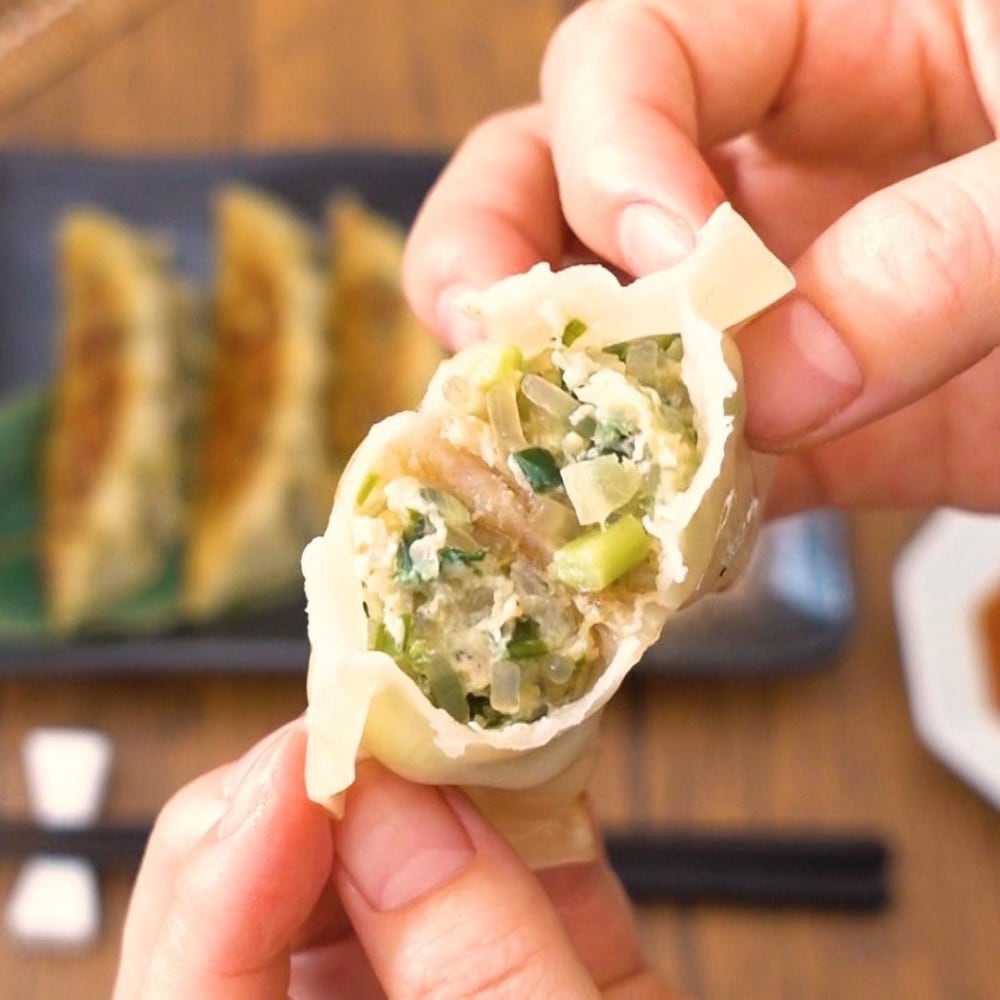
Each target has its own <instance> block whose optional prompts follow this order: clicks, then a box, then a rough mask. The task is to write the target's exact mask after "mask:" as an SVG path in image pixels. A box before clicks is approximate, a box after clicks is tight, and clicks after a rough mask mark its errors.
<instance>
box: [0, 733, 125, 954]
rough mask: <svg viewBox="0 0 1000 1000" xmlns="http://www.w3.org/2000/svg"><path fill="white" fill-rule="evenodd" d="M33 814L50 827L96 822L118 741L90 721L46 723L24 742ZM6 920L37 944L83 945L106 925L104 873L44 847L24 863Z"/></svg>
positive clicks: (21, 937) (18, 935)
mask: <svg viewBox="0 0 1000 1000" xmlns="http://www.w3.org/2000/svg"><path fill="white" fill-rule="evenodd" d="M22 755H23V760H24V769H25V774H26V778H27V788H28V802H29V805H30V808H31V813H32V818H33V819H34V820H35V822H36V823H38V825H39V826H44V827H47V828H51V829H55V828H62V829H66V828H77V829H78V828H81V827H87V826H91V825H93V824H94V823H95V822H96V821H97V819H98V817H99V816H100V813H101V809H102V808H103V805H104V799H105V794H106V791H107V786H108V778H109V776H110V773H111V762H112V756H113V753H112V745H111V741H110V740H109V739H108V738H107V736H105V735H104V734H103V733H100V732H97V731H95V730H90V729H72V728H49V727H46V728H40V729H34V730H32V731H31V732H29V733H28V735H27V737H26V738H25V740H24V743H23V745H22ZM5 924H6V928H7V931H8V933H9V934H10V935H11V937H12V938H14V940H16V941H18V942H19V943H21V944H22V945H25V946H30V947H55V948H82V947H86V946H88V945H91V944H93V943H94V942H95V941H96V940H97V937H98V935H99V933H100V927H101V900H100V892H99V889H98V882H97V874H96V872H95V871H94V868H93V866H92V865H91V864H90V863H89V862H87V861H85V860H84V859H82V858H73V857H57V856H51V855H40V856H38V857H35V858H32V859H30V860H29V861H28V862H27V863H26V864H25V865H24V867H23V868H22V869H21V871H20V873H19V875H18V878H17V881H16V882H15V883H14V887H13V889H12V890H11V894H10V897H9V899H8V901H7V908H6V912H5Z"/></svg>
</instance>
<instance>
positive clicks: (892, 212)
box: [739, 143, 1000, 450]
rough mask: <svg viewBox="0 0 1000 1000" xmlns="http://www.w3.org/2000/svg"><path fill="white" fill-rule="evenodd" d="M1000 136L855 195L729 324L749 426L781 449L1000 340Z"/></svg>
mask: <svg viewBox="0 0 1000 1000" xmlns="http://www.w3.org/2000/svg"><path fill="white" fill-rule="evenodd" d="M998 168H1000V146H998V145H997V144H996V143H992V144H990V145H989V146H984V147H982V148H980V149H978V150H976V151H974V152H972V153H968V154H966V155H965V156H962V157H960V158H958V159H955V160H953V161H951V162H949V163H947V164H944V165H942V166H938V167H934V168H932V169H930V170H927V171H925V172H924V173H922V174H918V175H916V176H914V177H911V178H909V179H907V180H905V181H902V182H900V183H899V184H895V185H893V186H892V187H889V188H886V189H885V190H883V191H881V192H879V193H878V194H875V195H872V196H871V197H869V198H867V199H865V200H864V201H862V202H861V203H859V204H858V205H857V206H855V207H854V208H853V209H851V210H850V211H849V212H847V213H846V214H845V215H844V216H842V217H841V218H840V219H839V220H838V221H837V222H836V223H835V224H834V225H833V226H831V227H830V229H828V230H826V232H824V233H823V234H822V235H821V236H820V237H819V238H818V239H817V240H816V241H815V242H814V243H813V245H812V246H811V247H810V248H809V249H808V250H807V251H806V253H805V254H804V255H803V256H802V257H801V258H800V259H799V261H798V262H797V263H796V265H795V267H794V271H795V275H796V279H797V281H798V289H797V291H796V292H795V294H794V295H792V296H791V297H790V298H789V299H786V300H785V301H784V302H782V303H780V304H779V305H778V306H776V307H775V308H774V309H772V310H771V311H769V312H767V313H765V314H764V315H763V316H761V317H760V318H759V319H758V320H756V321H755V322H754V323H752V324H750V325H749V326H747V327H746V328H745V329H744V330H743V331H742V332H741V333H740V335H739V343H740V350H741V353H742V355H743V362H744V371H745V376H746V386H747V401H748V409H747V433H748V435H749V436H750V438H751V440H752V441H753V443H754V444H755V445H757V446H758V447H762V448H767V449H772V450H782V449H786V448H790V447H793V446H796V445H800V444H802V443H804V442H808V443H810V444H813V443H818V442H819V441H822V440H825V439H827V438H830V437H833V436H836V435H840V434H842V433H844V432H846V431H848V430H851V429H853V428H856V427H859V426H861V425H862V424H866V423H868V422H870V421H872V420H874V419H876V418H877V417H880V416H883V415H884V414H887V413H890V412H893V411H895V410H898V409H900V408H901V407H903V406H905V405H906V404H908V403H910V402H912V401H913V400H915V399H918V398H920V397H921V396H923V395H926V394H927V393H929V392H930V391H931V390H933V389H935V388H937V387H938V386H940V385H942V384H943V383H944V382H946V381H947V380H948V379H950V378H951V377H952V376H953V375H956V374H957V373H959V372H961V371H963V370H964V369H966V368H969V367H971V366H972V365H974V364H975V363H976V362H977V361H979V360H980V359H981V358H983V357H985V356H986V355H987V354H989V352H990V351H991V350H992V349H993V348H994V347H996V346H997V344H998V343H1000V325H998V324H997V321H996V307H997V304H998V302H1000V268H998V267H997V266H996V261H997V259H998V257H1000V212H998V211H997V210H996V207H995V206H996V204H997V199H998V195H1000V184H998V182H997V176H998Z"/></svg>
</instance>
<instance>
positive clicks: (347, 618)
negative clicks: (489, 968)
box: [303, 206, 792, 863]
mask: <svg viewBox="0 0 1000 1000" xmlns="http://www.w3.org/2000/svg"><path fill="white" fill-rule="evenodd" d="M791 287H792V278H791V275H790V273H789V272H788V271H787V269H786V268H785V267H784V266H783V265H782V264H781V263H780V262H779V261H778V260H777V259H776V258H774V257H773V256H772V255H771V254H770V253H769V252H768V251H767V250H766V249H765V247H764V246H763V245H762V244H761V243H760V241H759V240H758V239H757V237H756V236H755V235H754V234H753V232H752V231H751V230H750V228H749V226H747V224H746V223H745V222H744V221H743V220H742V219H741V218H740V217H739V216H737V215H736V213H735V212H733V211H732V209H731V208H729V207H728V206H724V207H722V208H720V209H719V210H718V211H717V212H716V213H715V215H713V217H712V219H711V220H710V221H709V222H708V224H707V225H706V227H705V229H704V231H703V232H702V233H701V235H700V239H699V242H698V245H697V247H696V249H695V250H694V252H693V253H692V254H691V256H690V257H689V258H688V259H686V260H685V261H683V262H682V263H681V264H679V265H677V267H675V268H673V269H671V270H669V271H665V272H662V273H660V274H656V275H652V276H650V277H647V278H643V279H640V280H637V281H635V282H633V283H632V284H629V285H627V286H622V285H621V284H619V282H618V280H617V279H616V278H615V277H614V276H613V275H612V274H611V273H610V272H608V271H606V270H605V269H603V268H601V267H599V266H596V265H584V266H579V267H572V268H567V269H566V270H563V271H560V272H552V271H551V269H549V268H548V267H547V266H546V265H539V266H538V267H536V268H535V269H533V270H532V271H530V272H528V273H527V274H525V275H520V276H516V277H513V278H510V279H507V280H506V281H503V282H501V283H499V284H498V285H496V286H494V287H493V288H491V289H488V290H486V291H485V292H482V293H479V294H478V295H475V296H473V297H472V298H470V300H469V302H468V308H469V310H470V311H471V312H472V313H474V314H476V315H478V316H479V317H480V318H481V320H482V323H483V327H484V330H485V334H486V342H485V343H483V344H478V345H475V346H473V347H471V348H468V349H466V350H464V351H462V352H460V353H459V354H457V355H456V356H455V357H453V358H451V359H449V360H447V361H445V362H444V363H443V364H442V365H441V366H440V368H439V370H438V372H437V373H436V374H435V376H434V378H433V380H432V382H431V385H430V387H429V389H428V393H427V395H426V397H425V398H424V400H423V402H422V404H421V406H420V408H419V410H418V411H416V412H407V413H401V414H398V415H396V416H394V417H391V418H390V419H388V420H386V421H384V422H383V423H381V424H379V425H378V426H376V427H375V428H374V429H373V430H372V432H371V433H370V434H369V436H368V437H367V438H366V440H365V441H364V442H363V443H362V445H361V447H360V448H359V449H358V451H357V453H356V454H355V456H354V458H353V459H352V461H351V463H350V465H349V467H348V468H347V470H346V472H345V474H344V477H343V479H342V481H341V485H340V488H339V491H338V494H337V498H336V501H335V504H334V507H333V511H332V514H331V516H330V521H329V524H328V527H327V531H326V533H325V535H324V536H323V537H321V538H319V539H316V540H315V541H313V542H312V543H311V544H310V545H309V547H308V548H307V549H306V551H305V554H304V557H303V567H304V572H305V580H306V593H307V596H308V602H309V635H310V640H311V643H312V657H311V662H310V670H309V678H308V689H309V692H308V693H309V710H308V714H307V720H308V728H309V735H310V742H309V754H308V759H307V786H308V789H309V793H310V795H311V796H312V797H313V798H315V799H316V800H317V801H320V802H325V803H326V804H327V805H328V806H330V807H331V808H338V807H339V802H338V800H337V796H339V794H340V793H341V792H343V791H344V789H346V788H347V787H348V786H349V785H350V783H351V782H352V781H353V777H354V765H355V759H356V756H357V755H358V753H359V752H360V753H362V754H371V755H373V756H375V757H377V758H378V759H379V760H381V761H383V762H384V763H385V764H387V765H388V766H389V767H391V768H392V769H393V770H395V771H397V772H398V773H400V774H402V775H404V776H405V777H408V778H410V779H412V780H416V781H424V782H432V783H455V784H461V785H464V786H466V787H467V788H468V789H469V791H470V794H472V796H473V798H474V799H475V800H476V801H477V802H478V803H479V805H480V806H481V807H482V808H483V809H484V811H486V812H487V814H488V815H490V816H491V817H492V818H493V819H494V820H495V821H496V822H497V823H498V824H499V825H500V827H501V829H504V830H505V832H507V834H508V836H509V837H510V838H511V840H512V841H513V842H514V843H515V846H517V847H518V849H519V850H520V851H521V852H522V854H523V855H524V856H525V857H527V858H528V859H529V860H531V861H533V862H535V863H541V862H548V861H552V860H567V859H568V858H569V857H572V856H574V852H576V851H578V850H579V851H584V852H585V851H586V850H587V849H588V848H587V845H586V844H585V841H586V837H585V835H584V834H585V827H586V824H585V821H584V820H583V818H582V814H581V812H580V809H579V807H578V804H577V800H578V796H579V794H580V792H581V790H582V788H583V785H584V783H585V781H586V777H587V773H588V769H589V763H590V759H591V757H592V754H593V750H594V740H595V738H596V732H597V725H598V718H599V715H600V710H601V708H602V707H603V705H604V704H606V702H607V701H608V699H609V698H610V697H611V696H612V694H613V693H614V692H615V690H617V688H618V686H619V685H620V684H621V682H622V680H623V679H624V677H625V675H626V674H627V672H628V671H629V669H630V668H631V667H632V666H634V664H635V663H636V662H637V661H638V660H639V658H640V656H641V655H642V653H643V652H644V651H645V649H647V648H648V647H649V646H650V645H651V644H652V643H653V642H654V641H655V640H656V638H657V637H658V635H659V632H660V630H661V628H662V626H663V624H664V622H665V620H666V618H667V616H668V615H670V614H673V613H675V612H676V611H677V609H679V608H681V607H682V606H683V605H685V604H686V603H688V602H690V601H692V600H694V599H695V598H696V597H697V596H699V595H700V594H702V593H706V592H708V591H711V590H714V589H717V588H718V587H720V586H722V585H725V584H726V583H728V582H729V581H730V580H731V579H732V578H733V576H734V575H735V574H736V573H737V572H738V570H739V569H740V567H741V566H742V564H743V562H744V561H745V558H746V555H747V553H748V550H749V545H750V541H751V539H752V537H753V534H754V529H755V526H756V522H757V515H758V503H757V497H756V493H755V489H754V482H753V473H752V469H751V461H750V454H749V450H748V448H747V446H746V444H745V441H744V438H743V433H742V426H743V401H742V394H741V391H740V365H739V355H738V352H737V351H736V348H735V345H734V343H733V341H732V340H731V339H730V337H729V336H728V335H727V334H726V333H724V332H722V331H723V330H725V329H727V328H731V327H733V326H735V325H736V324H738V323H739V322H741V321H742V320H744V319H746V318H747V317H748V316H750V315H752V314H753V313H755V312H757V311H759V310H760V309H762V308H764V307H766V306H767V305H769V304H770V303H771V302H773V301H775V300H776V299H777V298H779V297H780V296H781V295H783V294H785V293H786V292H787V291H789V290H790V289H791ZM553 831H556V835H553Z"/></svg>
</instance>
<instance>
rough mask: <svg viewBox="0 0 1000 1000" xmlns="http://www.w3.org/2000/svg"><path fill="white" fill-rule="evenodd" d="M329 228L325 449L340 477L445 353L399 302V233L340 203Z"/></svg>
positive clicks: (407, 405) (349, 202) (351, 203)
mask: <svg viewBox="0 0 1000 1000" xmlns="http://www.w3.org/2000/svg"><path fill="white" fill-rule="evenodd" d="M328 226H329V233H330V244H331V247H332V254H331V276H330V280H331V286H332V289H333V292H332V294H331V296H330V308H331V314H330V321H331V330H332V337H333V345H334V354H335V357H336V366H335V369H334V372H333V375H332V384H331V389H330V400H329V405H330V425H329V426H330V437H329V447H330V448H331V451H332V454H333V455H334V458H335V464H336V466H337V468H338V469H339V468H342V467H343V464H344V463H345V462H346V460H347V459H348V458H349V457H350V455H351V454H352V453H353V451H354V449H355V448H356V447H357V446H358V445H359V444H360V443H361V440H362V438H363V437H364V436H365V434H366V433H367V432H368V429H369V428H370V427H371V426H372V425H374V424H376V423H378V421H379V420H382V419H384V418H385V417H387V416H389V415H390V414H391V413H395V412H397V411H398V410H406V409H412V408H414V407H416V406H417V404H418V403H419V402H420V399H421V398H422V396H423V394H424V390H425V389H426V387H427V383H428V381H429V380H430V377H431V375H432V374H433V373H434V369H435V368H436V367H437V365H438V363H439V362H440V361H441V360H442V358H443V357H444V350H443V348H442V347H441V345H440V344H439V342H438V341H437V340H436V339H435V338H434V337H433V336H432V335H431V334H430V333H429V332H428V331H427V330H426V329H424V327H423V326H422V325H421V324H420V323H419V322H418V320H417V318H416V317H415V316H414V315H413V313H412V311H411V310H410V308H409V306H408V305H407V304H406V300H405V299H404V297H403V292H402V288H401V286H400V267H401V262H402V256H403V241H404V234H403V231H402V230H401V229H400V228H399V227H398V226H396V225H395V224H394V223H393V222H391V221H389V220H388V219H385V218H383V217H381V216H379V215H377V214H375V213H373V212H371V211H369V210H368V209H367V208H365V206H364V205H363V204H361V202H359V201H357V200H356V199H354V198H351V197H346V196H345V197H341V198H338V199H336V200H335V201H334V202H333V203H332V204H331V206H330V210H329V223H328ZM331 499H332V494H331Z"/></svg>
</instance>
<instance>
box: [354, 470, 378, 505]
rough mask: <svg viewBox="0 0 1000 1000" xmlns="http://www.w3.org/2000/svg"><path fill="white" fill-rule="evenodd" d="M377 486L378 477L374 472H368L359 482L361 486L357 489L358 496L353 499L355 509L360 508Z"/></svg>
mask: <svg viewBox="0 0 1000 1000" xmlns="http://www.w3.org/2000/svg"><path fill="white" fill-rule="evenodd" d="M377 485H378V475H377V474H376V473H374V472H369V473H368V475H367V476H365V478H364V479H362V480H361V486H360V487H358V495H357V496H356V497H355V498H354V504H355V506H356V507H361V506H363V505H364V502H365V501H366V500H367V499H368V498H369V497H370V496H371V495H372V490H373V489H375V487H376V486H377Z"/></svg>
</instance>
